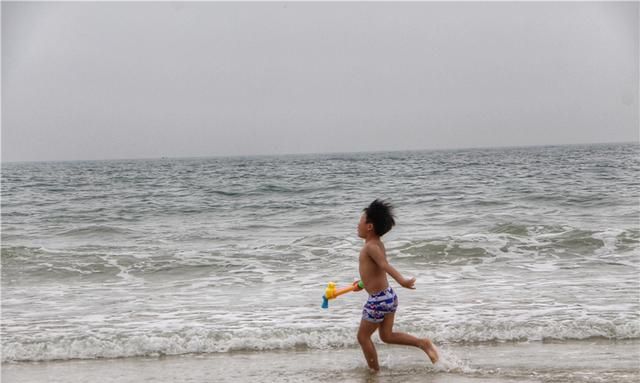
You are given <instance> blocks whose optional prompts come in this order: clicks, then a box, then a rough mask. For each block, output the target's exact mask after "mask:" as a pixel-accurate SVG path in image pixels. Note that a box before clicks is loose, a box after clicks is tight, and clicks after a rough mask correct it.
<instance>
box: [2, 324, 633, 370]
mask: <svg viewBox="0 0 640 383" xmlns="http://www.w3.org/2000/svg"><path fill="white" fill-rule="evenodd" d="M178 316H179V315H178ZM410 330H411V331H412V332H413V333H414V334H416V335H418V336H429V337H430V338H432V339H433V340H434V341H435V342H436V343H443V344H448V343H463V344H464V343H482V342H496V341H498V342H510V341H511V342H522V341H542V340H550V339H553V340H581V339H589V338H595V337H600V338H607V339H615V340H623V339H637V338H640V325H639V324H638V322H637V321H635V322H634V321H632V322H628V323H623V324H614V323H611V322H609V321H597V320H595V321H587V322H584V323H565V324H559V323H547V324H545V325H540V326H526V325H522V324H520V325H513V326H510V325H508V324H507V323H502V324H500V325H499V326H494V327H492V325H491V324H490V323H487V324H478V325H468V326H464V325H458V326H452V327H444V326H437V328H430V329H418V328H411V327H410ZM355 334H356V329H355V328H349V329H345V328H335V327H328V328H326V329H317V328H316V329H313V330H309V329H305V328H301V327H298V328H251V329H244V330H236V331H217V330H205V329H200V328H190V329H183V330H180V331H177V332H172V331H166V332H164V333H154V334H134V335H127V336H120V335H118V334H112V335H108V336H98V335H81V336H77V335H74V336H71V334H69V335H68V336H66V337H53V338H51V339H47V340H25V341H21V342H16V341H6V340H5V341H4V342H3V344H2V358H3V359H2V360H3V362H7V361H41V360H57V359H93V358H121V357H131V356H143V355H179V354H187V353H221V352H222V353H224V352H232V351H240V350H254V351H258V350H287V349H297V348H309V349H335V348H343V347H357V342H356V339H355ZM375 339H376V341H377V338H375ZM452 358H454V357H453V356H452ZM449 359H451V358H449ZM443 360H447V358H446V355H445V358H443ZM458 362H459V361H458ZM458 362H456V361H455V360H453V359H452V360H449V362H447V363H446V365H443V368H445V369H455V368H460V367H461V365H460V363H458Z"/></svg>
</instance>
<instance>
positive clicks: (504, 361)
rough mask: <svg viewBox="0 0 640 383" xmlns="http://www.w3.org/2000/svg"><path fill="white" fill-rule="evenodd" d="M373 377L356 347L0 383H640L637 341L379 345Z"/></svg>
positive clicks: (87, 364)
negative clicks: (434, 356) (435, 358)
mask: <svg viewBox="0 0 640 383" xmlns="http://www.w3.org/2000/svg"><path fill="white" fill-rule="evenodd" d="M376 346H377V348H378V354H379V359H380V363H381V366H382V370H381V372H380V373H378V374H373V373H371V372H370V371H369V370H368V369H367V368H366V365H365V362H364V359H363V358H362V355H361V352H360V350H359V349H357V348H347V349H339V350H308V349H305V350H291V351H277V352H272V351H269V352H265V351H256V352H231V353H219V354H190V355H180V356H170V357H163V356H154V357H138V358H121V359H96V360H67V361H51V362H28V363H5V364H3V365H2V382H3V383H11V382H16V383H17V382H20V383H36V382H49V383H56V382H104V383H107V382H118V383H124V382H136V383H137V382H247V381H260V382H263V381H264V382H270V381H273V382H294V381H295V382H318V381H340V382H398V383H400V382H403V383H404V382H425V381H426V382H434V383H445V382H452V383H474V382H478V383H487V382H495V383H502V382H545V383H546V382H608V383H623V382H625V383H626V382H629V383H631V382H637V381H640V341H638V340H629V341H609V340H603V339H594V340H584V341H571V342H527V343H496V344H481V345H440V355H441V362H440V363H438V364H437V365H435V366H434V365H431V363H430V362H428V360H427V357H426V355H425V354H424V353H423V352H422V351H420V350H418V349H415V348H410V347H402V346H390V345H384V344H379V343H377V344H376Z"/></svg>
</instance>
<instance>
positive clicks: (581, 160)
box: [0, 143, 640, 383]
mask: <svg viewBox="0 0 640 383" xmlns="http://www.w3.org/2000/svg"><path fill="white" fill-rule="evenodd" d="M639 154H640V145H639V144H637V143H627V144H598V145H570V146H539V147H515V148H494V149H464V150H463V149H460V150H438V151H411V152H376V153H341V154H309V155H282V156H255V157H228V158H221V157H212V158H183V159H173V158H163V159H150V160H109V161H71V162H25V163H2V184H1V197H2V225H1V227H2V236H1V239H2V247H1V249H2V250H1V251H2V252H1V259H2V264H1V266H2V269H1V271H2V273H1V277H2V281H1V287H2V314H1V316H2V322H1V334H0V335H1V337H2V380H3V382H45V381H46V382H54V381H61V382H62V381H104V382H107V381H113V382H125V381H126V382H129V381H131V382H139V381H163V382H174V381H175V382H179V381H216V382H219V381H229V382H234V381H248V380H258V381H297V382H305V381H321V380H327V379H331V380H341V381H358V382H360V381H377V380H380V381H397V382H412V381H416V382H418V381H424V379H427V380H428V381H433V382H462V383H464V382H507V381H513V382H600V381H607V382H635V381H638V380H640V273H639V271H640V269H639V268H640V246H639V244H640V177H639V176H640V156H639ZM376 198H382V199H387V200H389V201H391V202H392V203H393V204H394V206H395V212H396V222H397V225H396V226H395V227H394V228H393V230H391V232H389V233H388V234H387V235H385V236H384V237H383V240H384V242H385V245H386V247H387V256H388V259H389V261H390V262H391V263H392V264H393V265H394V266H395V267H396V268H397V269H398V270H399V271H400V272H401V273H402V274H403V275H405V276H414V277H416V278H417V282H416V290H407V289H403V288H401V287H400V286H399V285H398V284H397V283H396V282H395V281H394V280H393V279H392V278H389V279H390V284H391V286H392V287H393V288H394V289H395V290H396V291H397V293H398V296H399V301H400V305H399V308H398V312H397V314H396V320H395V328H396V329H397V330H399V331H404V332H409V333H412V334H414V335H416V336H421V337H429V338H430V339H432V340H433V341H434V342H435V344H436V345H437V346H438V347H439V349H440V352H441V358H442V361H441V363H439V364H437V365H435V366H433V365H431V364H430V363H429V362H428V361H427V359H426V356H425V355H424V353H422V352H421V351H420V350H418V349H413V348H409V347H401V346H389V345H385V344H383V343H381V342H380V341H379V340H378V338H377V335H374V339H375V343H376V345H377V348H378V353H379V357H380V361H381V365H382V372H381V373H380V374H379V375H377V376H374V375H371V373H370V372H368V370H367V369H366V363H365V361H364V358H363V356H362V355H361V352H360V350H359V346H358V343H357V341H356V330H357V328H358V325H359V322H360V316H361V311H362V305H363V303H364V301H365V300H366V296H365V293H364V292H358V293H349V294H346V295H344V296H341V297H339V298H337V299H335V300H332V301H330V305H329V309H322V308H321V307H320V306H321V303H322V295H323V293H324V289H325V287H326V284H327V283H328V282H329V281H334V282H336V283H337V284H338V286H343V285H348V284H350V283H351V282H353V281H354V280H355V279H357V278H358V258H357V257H358V253H359V250H360V248H361V246H362V243H363V242H362V240H361V239H359V238H358V236H357V233H356V226H357V223H358V220H359V218H360V214H361V213H362V209H363V208H364V207H366V206H367V205H368V204H369V203H370V202H371V201H372V200H374V199H376ZM56 379H57V380H56ZM372 379H374V380H372Z"/></svg>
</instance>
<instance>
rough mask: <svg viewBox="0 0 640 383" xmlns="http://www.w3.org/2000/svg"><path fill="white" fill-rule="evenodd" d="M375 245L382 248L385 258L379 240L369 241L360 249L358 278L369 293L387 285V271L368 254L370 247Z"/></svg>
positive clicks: (373, 292) (378, 290)
mask: <svg viewBox="0 0 640 383" xmlns="http://www.w3.org/2000/svg"><path fill="white" fill-rule="evenodd" d="M371 246H375V247H377V248H379V249H380V250H382V253H383V254H384V256H385V258H386V256H387V255H386V252H385V249H384V244H383V243H382V242H381V241H379V240H378V241H370V242H368V243H366V244H365V245H364V247H363V248H362V250H360V258H359V261H360V267H359V269H360V280H361V281H362V283H364V289H365V290H367V292H368V293H369V294H375V293H377V292H380V291H382V290H384V289H386V288H387V287H389V281H388V280H387V272H386V271H384V270H383V269H382V268H381V267H380V266H379V265H378V264H377V263H376V262H375V261H374V260H373V259H372V258H371V257H370V256H369V252H368V251H370V247H371Z"/></svg>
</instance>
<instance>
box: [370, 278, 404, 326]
mask: <svg viewBox="0 0 640 383" xmlns="http://www.w3.org/2000/svg"><path fill="white" fill-rule="evenodd" d="M397 308H398V296H397V295H396V293H395V292H393V289H392V288H391V286H389V287H387V288H386V289H385V290H382V291H380V292H379V293H375V294H371V295H369V299H367V303H365V304H364V309H363V310H362V319H364V320H366V321H369V322H373V323H381V322H382V321H383V320H384V316H385V315H386V314H391V313H394V312H396V309H397Z"/></svg>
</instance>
